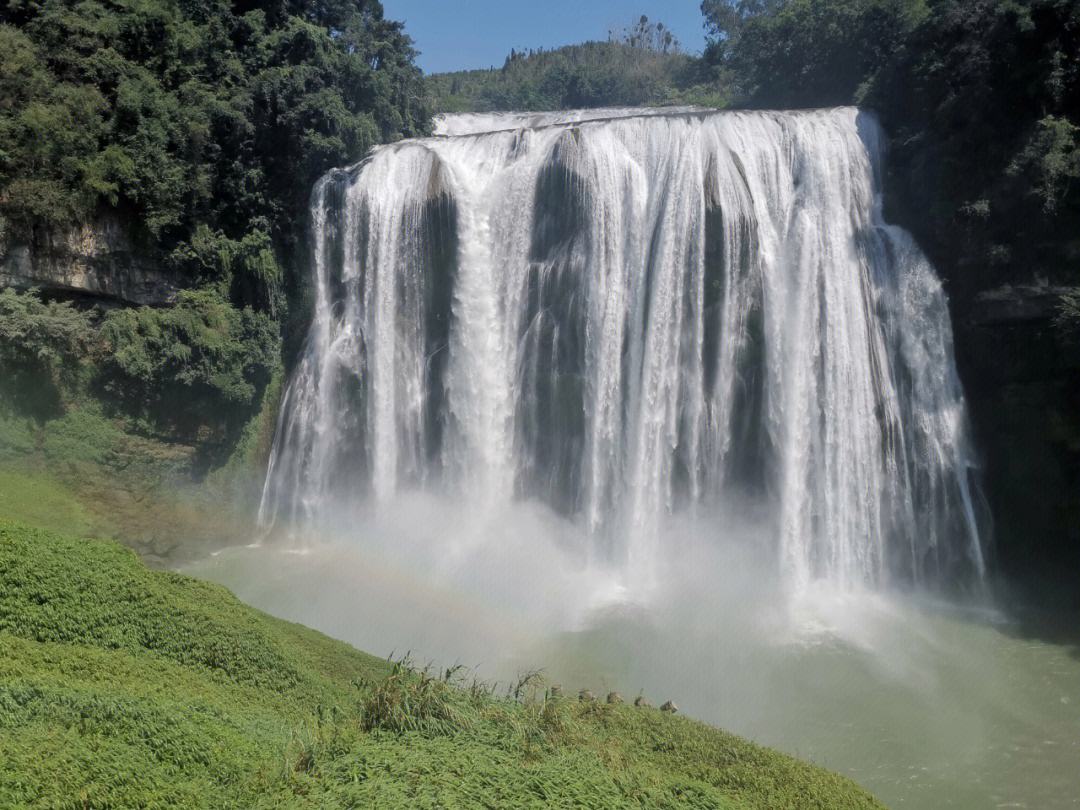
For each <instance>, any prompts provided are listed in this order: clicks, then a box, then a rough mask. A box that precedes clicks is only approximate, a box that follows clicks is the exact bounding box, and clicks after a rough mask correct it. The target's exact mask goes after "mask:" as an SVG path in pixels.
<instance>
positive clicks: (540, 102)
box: [424, 41, 727, 112]
mask: <svg viewBox="0 0 1080 810" xmlns="http://www.w3.org/2000/svg"><path fill="white" fill-rule="evenodd" d="M719 75H720V74H719V73H718V72H716V71H714V70H712V68H710V66H709V65H707V64H706V63H705V62H703V61H702V60H701V59H697V58H695V57H692V56H688V55H687V54H684V53H681V52H679V51H677V50H673V51H669V52H665V51H663V50H657V49H655V48H651V47H643V46H640V45H632V44H629V43H627V42H618V41H609V42H584V43H582V44H580V45H567V46H565V47H562V48H555V49H553V50H547V51H545V50H541V51H531V52H528V53H525V52H522V53H518V52H516V51H512V52H511V53H510V55H509V56H508V57H507V58H506V62H505V63H504V64H503V65H502V67H499V68H495V67H492V68H489V69H486V70H464V71H458V72H455V73H438V74H434V75H430V76H427V77H425V80H424V81H425V88H426V93H427V96H428V104H429V105H430V107H431V108H432V109H433V110H435V111H436V112H490V111H494V110H565V109H577V108H585V107H615V106H643V105H650V106H653V105H657V106H659V105H669V104H700V105H702V106H711V107H721V106H724V105H725V104H726V102H727V93H726V90H725V87H724V84H723V83H722V82H720V81H718V79H719Z"/></svg>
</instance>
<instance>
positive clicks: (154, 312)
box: [102, 289, 280, 430]
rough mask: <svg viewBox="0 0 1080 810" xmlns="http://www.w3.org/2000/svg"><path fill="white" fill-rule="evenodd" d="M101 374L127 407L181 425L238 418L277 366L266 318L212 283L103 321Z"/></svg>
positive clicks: (250, 408)
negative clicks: (169, 302)
mask: <svg viewBox="0 0 1080 810" xmlns="http://www.w3.org/2000/svg"><path fill="white" fill-rule="evenodd" d="M102 338H103V340H104V342H105V344H106V345H107V347H108V353H107V356H106V358H107V359H106V361H105V363H104V368H103V374H104V375H105V378H106V380H107V382H106V386H107V388H108V389H109V390H110V392H111V393H112V394H113V395H114V396H115V397H116V398H117V399H118V400H120V401H121V402H123V403H124V404H125V405H126V406H127V407H128V409H129V410H130V411H131V412H133V413H142V414H144V415H146V416H148V417H149V416H151V415H153V417H155V418H157V419H163V420H167V421H169V422H171V423H172V424H174V425H177V426H180V427H181V428H182V429H183V428H184V427H187V428H188V429H189V430H190V429H192V428H197V427H199V426H206V425H212V424H221V423H223V424H224V425H225V426H226V427H227V428H236V427H239V426H240V425H242V424H243V422H244V421H246V420H247V419H248V418H250V415H251V414H252V413H253V412H254V411H255V410H256V409H257V406H258V404H259V402H260V401H261V397H262V393H263V391H264V390H265V388H266V386H267V384H268V383H269V382H270V378H271V376H272V375H273V372H274V370H275V368H276V367H277V357H278V353H279V351H280V342H279V338H278V332H277V328H276V325H275V324H274V322H273V321H272V320H271V318H270V317H269V316H268V315H266V314H264V313H260V312H256V311H254V310H252V309H250V308H245V309H243V310H237V309H236V308H234V307H232V306H230V305H229V304H228V303H227V302H226V301H224V300H223V299H222V298H221V297H220V296H219V295H218V293H216V292H215V291H214V290H212V289H204V290H198V291H188V292H182V293H181V294H180V297H179V300H178V301H177V304H176V305H175V306H173V307H170V308H168V309H153V308H151V307H141V308H139V309H122V310H114V311H112V312H110V313H109V314H108V315H107V316H106V318H105V322H104V324H103V325H102Z"/></svg>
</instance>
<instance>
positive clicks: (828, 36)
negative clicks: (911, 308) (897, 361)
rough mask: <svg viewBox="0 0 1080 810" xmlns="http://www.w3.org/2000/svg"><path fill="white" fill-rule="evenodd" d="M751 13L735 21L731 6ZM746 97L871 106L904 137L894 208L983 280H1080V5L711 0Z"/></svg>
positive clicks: (893, 172)
mask: <svg viewBox="0 0 1080 810" xmlns="http://www.w3.org/2000/svg"><path fill="white" fill-rule="evenodd" d="M733 8H734V9H736V10H739V9H741V10H742V12H743V13H741V14H736V15H734V20H733V17H732V12H731V10H732V9H733ZM703 9H704V11H705V12H706V15H707V17H706V19H707V22H708V23H709V26H710V30H711V33H712V37H713V40H712V41H713V45H712V47H710V49H709V51H708V52H707V58H710V59H711V60H712V61H713V62H714V63H715V64H721V65H724V66H726V67H727V69H728V70H729V71H730V72H731V75H733V76H734V77H735V80H736V82H737V84H738V93H739V96H740V98H741V99H742V100H743V102H744V103H747V104H750V105H753V106H768V107H812V106H827V105H835V104H852V103H854V104H860V105H864V106H868V107H871V108H872V109H874V110H875V111H877V112H878V114H879V115H880V116H881V118H882V122H883V123H884V125H885V128H886V130H887V131H888V132H889V133H890V144H889V145H890V153H889V168H890V178H889V183H888V187H889V189H890V190H891V192H892V194H891V198H890V202H891V204H892V205H893V207H894V208H895V211H894V212H893V216H894V219H898V220H899V221H901V222H903V223H904V224H905V225H906V226H907V227H909V228H910V229H912V230H913V231H914V232H915V235H916V236H917V237H918V239H919V240H920V242H921V243H922V245H923V246H924V247H925V248H926V249H927V250H928V252H929V253H930V254H931V256H932V258H934V259H935V261H936V263H937V264H938V266H939V267H940V268H942V270H943V271H944V272H945V273H946V274H947V276H948V280H949V283H950V288H951V289H954V290H956V289H958V288H959V289H961V291H970V290H974V289H985V288H987V287H989V286H992V285H994V284H1001V283H1007V282H1014V281H1017V280H1028V279H1030V277H1031V276H1032V275H1036V274H1037V275H1040V276H1042V277H1044V278H1049V279H1051V280H1057V281H1058V282H1059V283H1080V261H1078V260H1080V235H1078V232H1077V229H1076V228H1075V227H1073V226H1072V225H1070V223H1072V224H1074V223H1076V222H1077V221H1078V219H1080V183H1078V182H1077V180H1078V179H1080V4H1077V3H1076V2H1075V0H787V1H786V2H781V1H780V0H773V2H761V1H760V0H754V2H747V1H746V0H739V2H722V1H721V0H708V1H707V2H705V3H704V4H703Z"/></svg>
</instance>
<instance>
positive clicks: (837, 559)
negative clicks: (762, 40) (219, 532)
mask: <svg viewBox="0 0 1080 810" xmlns="http://www.w3.org/2000/svg"><path fill="white" fill-rule="evenodd" d="M590 118H591V120H588V119H590ZM439 127H440V131H441V132H443V133H445V134H444V135H442V136H439V137H432V138H427V139H421V140H413V141H405V142H402V143H398V144H394V145H391V146H385V147H381V148H379V149H377V150H376V151H375V152H374V153H372V155H371V156H369V157H368V159H366V160H365V161H364V162H362V163H361V164H359V165H358V166H355V167H353V168H352V169H349V170H347V171H335V172H332V173H330V174H329V175H327V176H326V177H324V178H323V179H322V180H321V181H320V182H319V184H318V185H317V187H316V188H315V190H314V193H313V195H312V205H311V242H312V246H313V249H312V255H313V267H314V277H315V284H314V288H315V314H314V321H313V324H312V327H311V333H310V336H309V339H308V343H307V348H306V351H305V354H304V356H303V358H302V360H301V362H300V363H299V366H298V368H297V370H296V372H295V374H294V375H293V378H292V381H291V383H290V385H289V387H288V391H287V394H286V396H285V400H284V403H283V408H282V415H281V418H280V422H279V426H278V432H277V437H276V440H275V445H274V450H273V454H272V458H271V462H270V469H269V473H268V476H267V481H266V486H265V492H264V496H263V502H262V507H261V512H260V518H261V521H262V523H263V525H264V526H268V527H269V526H274V525H277V526H286V527H289V528H295V527H301V528H303V527H308V528H317V527H318V525H319V522H320V521H321V520H322V519H323V516H324V513H325V512H326V511H327V510H328V509H330V508H331V506H332V505H333V504H334V503H341V502H348V501H349V500H357V499H368V498H370V499H373V500H374V501H375V502H379V501H380V500H382V501H385V500H386V499H389V498H392V497H393V496H394V495H395V493H398V492H400V491H402V490H407V489H413V488H421V489H434V490H438V491H443V492H450V493H452V494H454V496H455V497H456V498H458V499H462V500H465V501H466V502H469V503H474V504H476V505H477V508H483V506H484V505H491V504H499V503H505V502H507V501H509V500H512V499H517V500H530V499H532V500H540V501H543V502H545V503H547V504H548V505H550V506H551V507H552V508H554V509H555V510H557V511H558V512H560V513H561V514H564V515H566V516H568V517H570V518H571V519H572V520H574V521H575V522H577V524H578V525H579V526H580V527H581V528H582V537H584V538H588V539H587V540H586V541H585V542H588V543H590V544H591V546H592V548H591V549H590V554H591V556H592V557H593V558H594V559H601V560H604V561H607V562H609V563H611V564H613V565H615V566H625V567H628V568H630V569H634V568H638V569H641V568H646V569H648V568H650V567H651V566H652V565H653V564H654V563H655V561H656V560H657V559H658V558H659V557H660V556H662V555H663V553H664V543H665V535H664V532H663V531H662V530H661V525H662V524H663V522H664V521H665V520H666V519H667V518H668V516H671V515H678V514H684V513H689V514H693V513H695V512H696V511H706V510H707V511H708V512H709V514H710V515H718V516H719V518H718V519H716V520H714V521H713V522H712V523H711V524H710V525H711V528H710V531H711V532H715V533H716V534H717V535H718V536H722V535H723V533H724V531H725V520H724V515H725V510H726V509H728V508H734V507H733V504H742V503H745V502H747V501H749V502H753V503H756V504H760V505H763V506H764V509H762V510H761V511H762V512H763V513H764V514H765V515H766V517H765V518H764V520H765V523H766V526H765V527H764V531H763V535H762V536H763V538H765V539H764V540H763V542H767V543H768V544H770V546H771V547H772V548H774V549H775V553H776V560H777V561H778V565H779V567H780V570H781V572H782V574H783V577H784V580H785V582H787V583H788V585H789V587H790V588H792V589H794V590H798V589H801V588H803V587H805V586H806V585H808V584H809V583H810V582H812V581H814V580H819V579H823V580H828V581H830V582H832V583H835V584H837V585H840V586H844V587H847V586H857V585H868V586H871V587H876V586H879V585H882V584H884V583H886V582H887V581H888V580H890V579H901V580H903V581H910V582H920V581H927V580H936V579H941V578H949V579H954V580H955V579H956V578H957V577H958V576H961V577H962V576H967V577H981V575H982V574H983V571H984V557H983V554H984V552H983V546H982V541H981V538H980V530H979V522H980V521H979V519H978V516H977V511H978V510H977V508H976V503H977V494H976V491H975V487H974V484H973V483H972V469H973V461H972V453H971V449H970V446H969V443H968V439H967V436H966V424H965V421H966V417H965V412H964V404H963V397H962V392H961V389H960V385H959V382H958V379H957V376H956V372H955V368H954V363H953V358H952V338H951V331H950V323H949V316H948V311H947V306H946V302H945V298H944V294H943V292H942V289H941V284H940V282H939V280H938V279H937V277H936V275H935V273H934V270H933V268H932V267H931V266H930V265H929V263H928V262H927V260H926V258H925V257H924V256H923V254H922V253H921V252H920V250H919V249H918V247H917V246H916V245H915V244H914V242H913V240H912V239H911V237H910V236H909V235H908V234H906V233H905V232H903V231H902V230H900V229H898V228H895V227H892V226H889V225H887V224H885V223H884V221H883V220H882V216H881V209H880V192H879V188H878V185H879V184H878V180H877V173H878V168H877V167H878V161H879V152H880V147H879V143H880V140H881V138H880V133H879V129H878V125H877V124H876V122H875V120H874V119H873V117H872V116H869V115H867V114H865V113H861V112H859V111H857V110H855V109H851V108H843V109H834V110H819V111H807V112H792V113H773V112H723V113H715V112H705V111H679V112H676V113H671V112H667V113H664V114H657V111H644V110H612V111H603V112H602V113H597V112H595V111H594V113H593V114H592V115H591V116H590V115H583V114H568V115H562V116H560V115H543V116H541V115H529V116H513V115H507V116H451V117H448V118H445V119H443V120H442V121H441V122H440V124H439ZM485 129H487V130H494V131H487V132H483V131H477V130H485Z"/></svg>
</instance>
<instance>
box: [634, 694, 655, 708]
mask: <svg viewBox="0 0 1080 810" xmlns="http://www.w3.org/2000/svg"><path fill="white" fill-rule="evenodd" d="M634 705H635V706H637V707H638V708H639V709H651V708H652V704H651V703H649V699H648V698H647V697H645V696H644V695H638V696H637V697H636V698H634Z"/></svg>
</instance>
